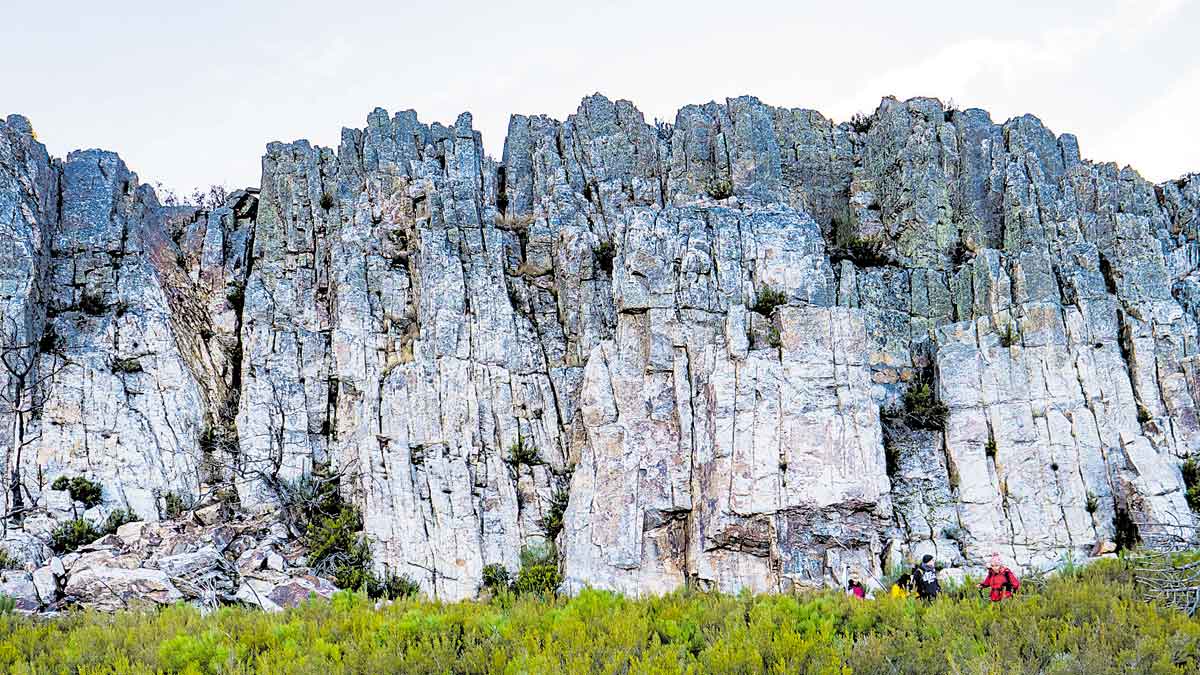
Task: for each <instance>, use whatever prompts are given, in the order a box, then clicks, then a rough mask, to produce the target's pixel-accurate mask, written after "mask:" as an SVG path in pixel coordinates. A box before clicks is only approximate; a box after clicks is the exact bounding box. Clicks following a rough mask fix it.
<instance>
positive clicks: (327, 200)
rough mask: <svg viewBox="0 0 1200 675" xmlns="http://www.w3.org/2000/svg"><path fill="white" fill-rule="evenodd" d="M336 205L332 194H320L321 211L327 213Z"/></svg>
mask: <svg viewBox="0 0 1200 675" xmlns="http://www.w3.org/2000/svg"><path fill="white" fill-rule="evenodd" d="M336 203H337V202H336V201H334V199H333V195H332V194H330V193H328V192H322V193H321V208H322V209H324V210H326V211H328V210H329V209H332V208H333V205H334V204H336Z"/></svg>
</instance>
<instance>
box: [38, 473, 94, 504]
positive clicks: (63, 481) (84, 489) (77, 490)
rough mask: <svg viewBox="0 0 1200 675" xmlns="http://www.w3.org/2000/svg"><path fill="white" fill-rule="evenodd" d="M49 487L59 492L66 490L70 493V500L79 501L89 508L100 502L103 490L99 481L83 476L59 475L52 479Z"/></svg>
mask: <svg viewBox="0 0 1200 675" xmlns="http://www.w3.org/2000/svg"><path fill="white" fill-rule="evenodd" d="M50 489H51V490H57V491H60V492H61V491H63V490H66V491H67V492H69V493H71V501H74V502H79V503H81V504H83V505H84V506H86V507H87V508H89V509H90V508H92V507H93V506H95V505H97V504H99V503H100V499H101V497H102V496H103V492H104V490H103V488H101V487H100V484H99V483H96V482H93V481H90V480H88V479H87V478H84V477H83V476H75V477H74V478H68V477H66V476H59V477H58V478H56V479H54V482H53V483H52V484H51V485H50Z"/></svg>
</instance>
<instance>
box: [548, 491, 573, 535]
mask: <svg viewBox="0 0 1200 675" xmlns="http://www.w3.org/2000/svg"><path fill="white" fill-rule="evenodd" d="M570 498H571V494H570V492H568V491H567V490H563V489H559V490H555V491H554V494H552V495H550V506H549V507H548V508H547V509H546V515H545V516H544V517H543V518H542V527H544V528H545V529H546V537H547V538H549V539H550V541H554V540H555V539H557V538H558V533H559V532H562V529H563V515H564V514H565V513H566V512H567V502H568V500H570Z"/></svg>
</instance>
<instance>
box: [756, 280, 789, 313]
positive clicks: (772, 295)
mask: <svg viewBox="0 0 1200 675" xmlns="http://www.w3.org/2000/svg"><path fill="white" fill-rule="evenodd" d="M787 300H788V298H787V294H786V293H784V292H783V291H777V290H775V289H774V288H771V287H770V286H765V285H764V286H763V287H762V288H761V289H760V290H759V291H758V297H757V298H756V299H755V301H754V306H753V307H751V308H750V309H751V310H753V311H755V312H758V313H759V314H762V315H763V316H771V315H772V314H774V313H775V308H777V307H779V306H781V305H786V304H787Z"/></svg>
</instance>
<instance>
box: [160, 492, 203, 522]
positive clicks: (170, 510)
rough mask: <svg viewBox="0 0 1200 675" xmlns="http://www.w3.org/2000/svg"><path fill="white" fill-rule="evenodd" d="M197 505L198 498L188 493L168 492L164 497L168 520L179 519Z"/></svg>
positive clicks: (164, 509) (164, 507) (164, 508)
mask: <svg viewBox="0 0 1200 675" xmlns="http://www.w3.org/2000/svg"><path fill="white" fill-rule="evenodd" d="M195 505H196V498H195V497H193V496H192V495H191V494H189V493H187V492H168V493H166V494H164V495H163V511H164V513H165V515H166V516H167V517H168V518H178V517H179V516H182V515H183V514H185V513H187V512H188V511H191V510H192V507H193V506H195Z"/></svg>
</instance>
